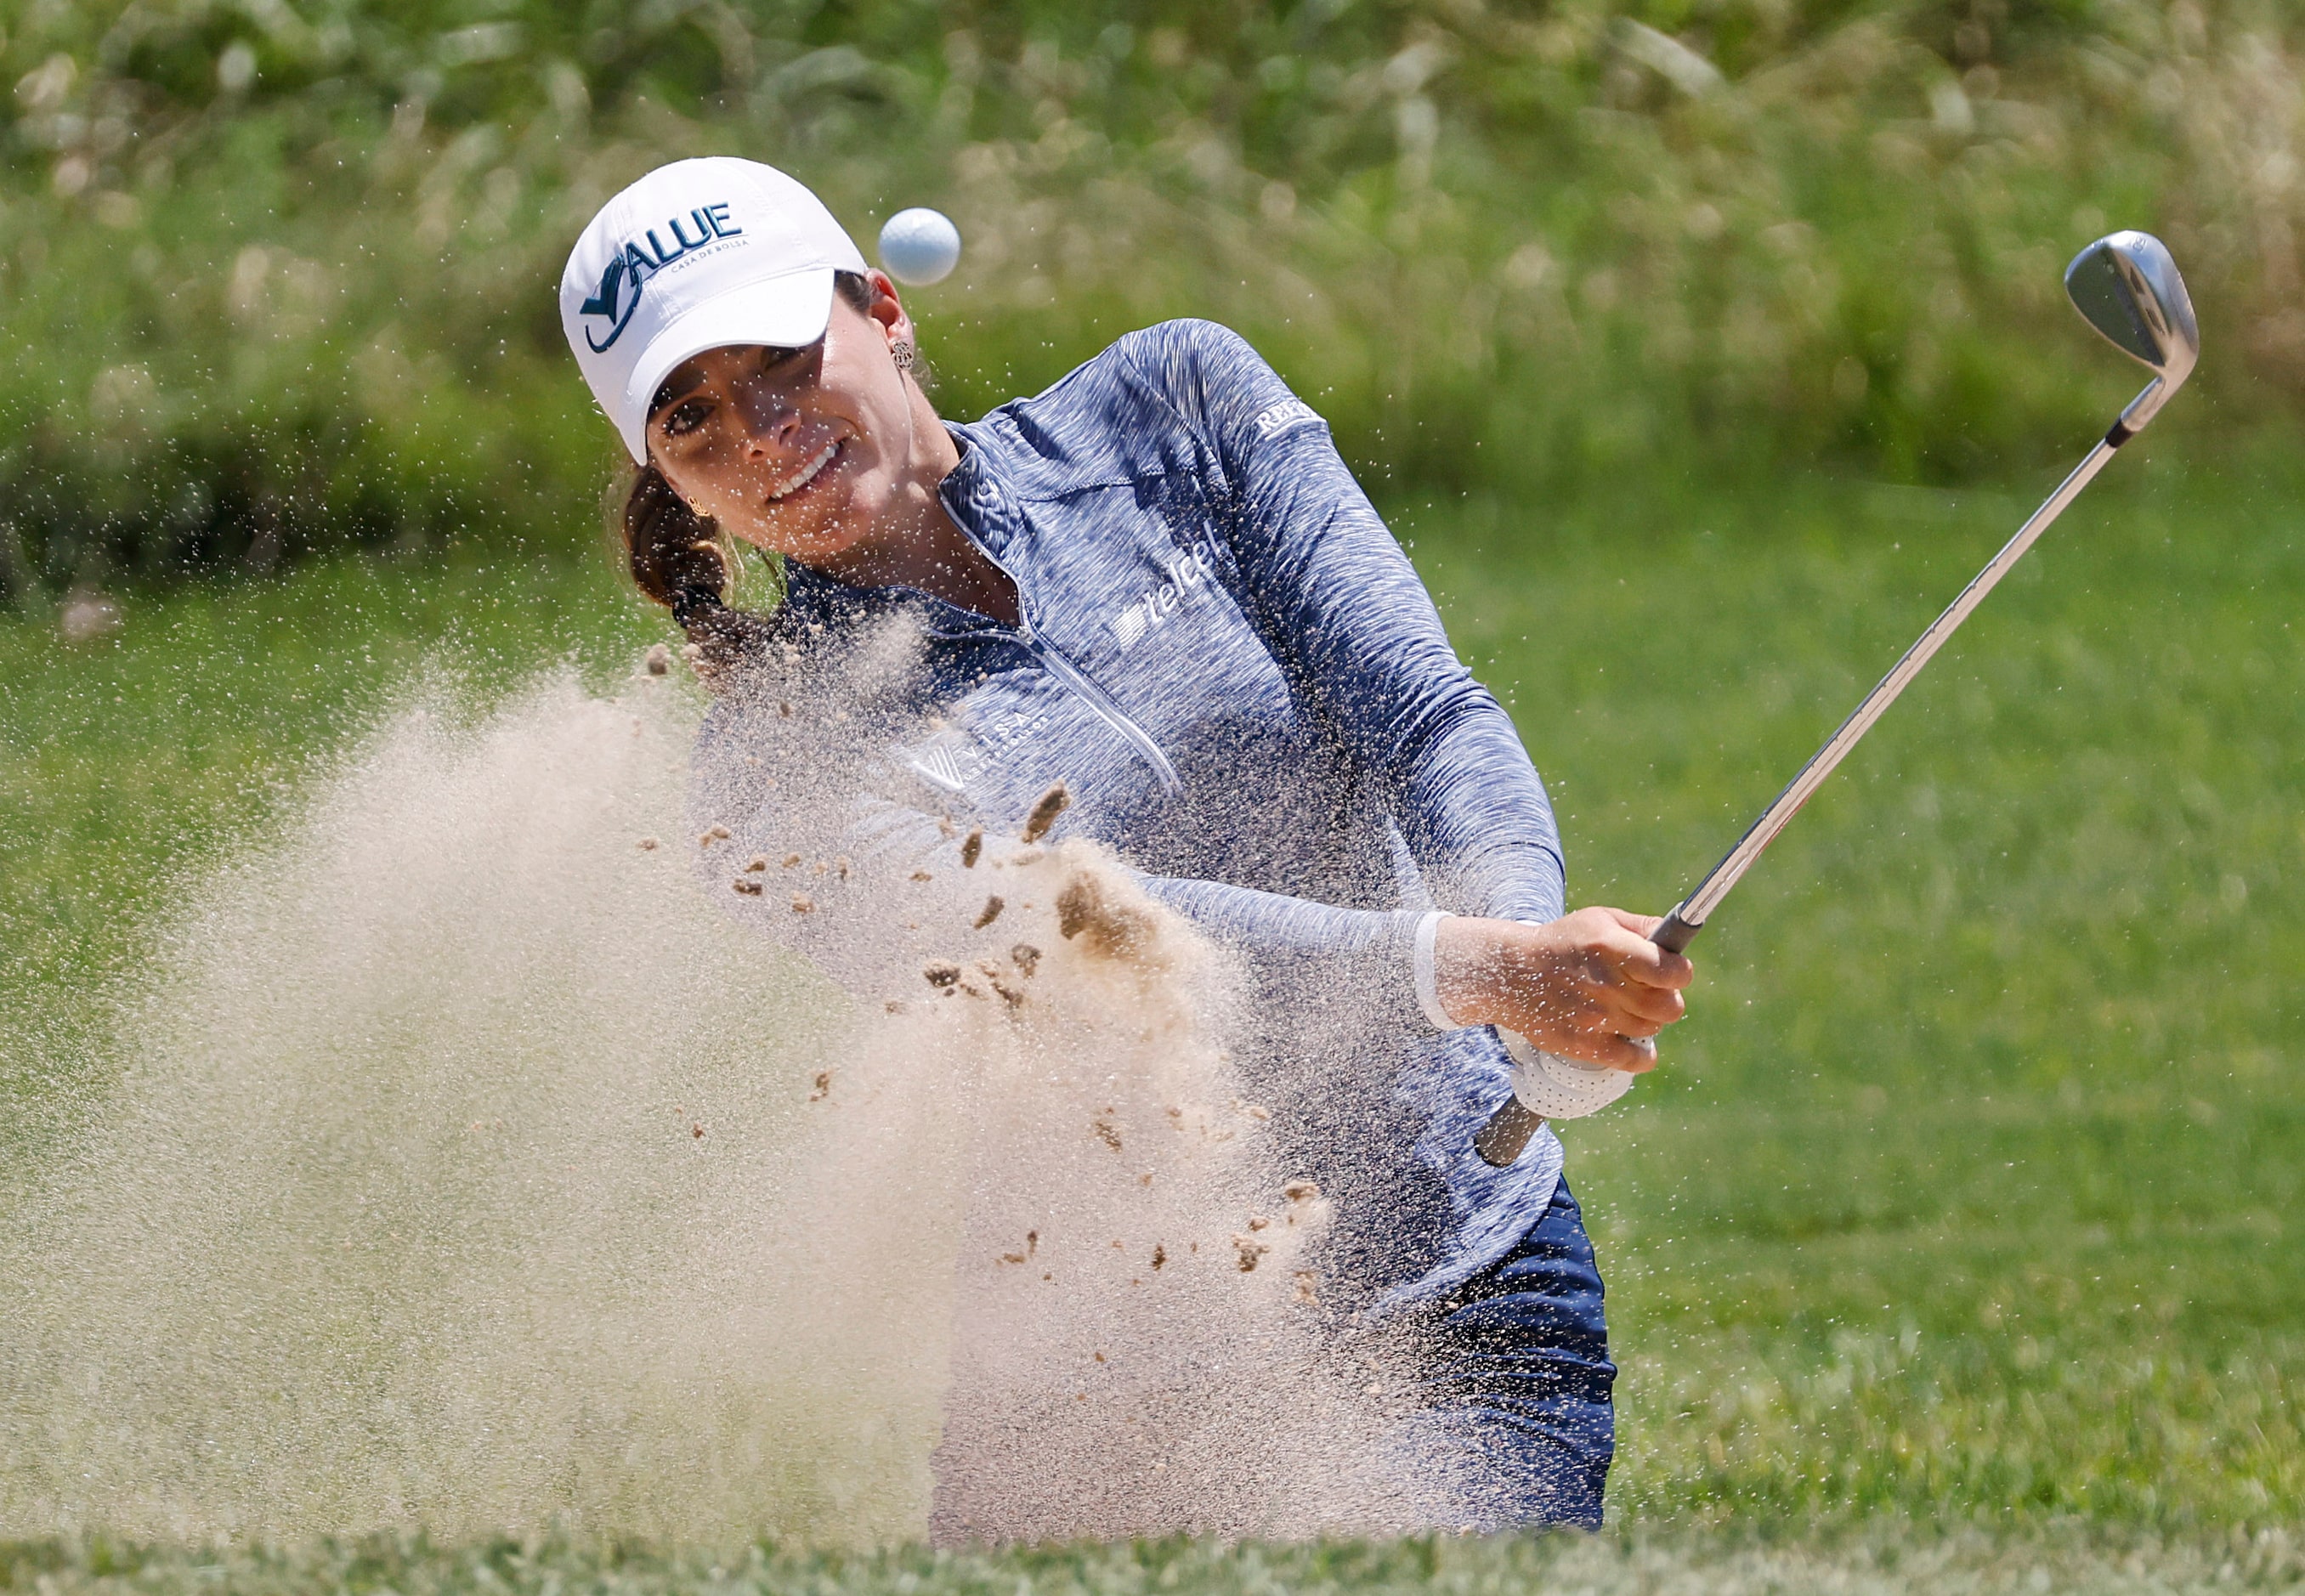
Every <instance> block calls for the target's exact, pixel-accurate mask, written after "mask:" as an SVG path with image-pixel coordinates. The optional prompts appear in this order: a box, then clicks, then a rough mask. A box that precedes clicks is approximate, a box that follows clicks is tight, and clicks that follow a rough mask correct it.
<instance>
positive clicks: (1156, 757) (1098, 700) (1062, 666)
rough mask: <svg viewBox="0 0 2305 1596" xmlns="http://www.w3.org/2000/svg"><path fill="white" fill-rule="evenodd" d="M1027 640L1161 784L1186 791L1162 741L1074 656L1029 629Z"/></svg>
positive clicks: (1020, 609) (1050, 667)
mask: <svg viewBox="0 0 2305 1596" xmlns="http://www.w3.org/2000/svg"><path fill="white" fill-rule="evenodd" d="M1020 591H1021V590H1020ZM1023 609H1024V606H1023V604H1022V603H1021V602H1020V603H1019V604H1018V606H1017V610H1018V613H1019V614H1020V615H1021V614H1022V612H1023ZM1025 644H1026V646H1027V647H1029V648H1031V649H1032V650H1033V652H1034V653H1036V654H1038V655H1039V656H1040V657H1041V659H1042V662H1043V663H1045V664H1046V665H1047V666H1048V667H1049V669H1050V672H1051V673H1052V674H1054V675H1055V676H1056V678H1057V679H1058V680H1059V681H1060V682H1062V683H1064V684H1065V685H1066V686H1067V687H1069V688H1071V689H1072V690H1073V691H1074V692H1077V693H1078V694H1080V695H1081V697H1082V698H1084V699H1085V700H1087V701H1088V707H1089V708H1090V709H1093V710H1095V711H1096V712H1097V714H1098V715H1099V716H1100V717H1102V719H1103V720H1104V723H1105V724H1106V725H1107V726H1110V727H1111V728H1112V729H1113V730H1114V731H1116V732H1118V733H1119V734H1121V735H1122V736H1123V737H1124V738H1126V739H1127V741H1128V742H1129V743H1131V744H1133V745H1134V746H1135V750H1136V751H1137V752H1138V753H1141V754H1143V755H1144V758H1145V760H1146V761H1147V762H1148V763H1149V764H1151V765H1152V770H1153V774H1155V775H1156V776H1158V777H1160V778H1161V785H1162V786H1164V787H1166V788H1167V789H1168V790H1169V792H1170V794H1177V793H1180V792H1182V791H1184V785H1185V784H1184V783H1183V782H1181V781H1179V780H1178V779H1177V768H1176V767H1175V766H1174V765H1171V764H1170V762H1169V756H1168V755H1167V754H1165V753H1162V752H1161V745H1160V744H1159V743H1155V742H1153V741H1152V736H1151V735H1150V734H1148V733H1146V731H1145V730H1144V727H1143V726H1138V725H1137V724H1136V723H1135V721H1133V720H1131V719H1130V718H1129V717H1128V713H1127V710H1125V709H1122V708H1121V707H1120V706H1119V705H1118V704H1116V703H1114V702H1113V701H1112V698H1111V696H1110V694H1109V693H1107V692H1105V691H1104V689H1103V688H1101V687H1099V686H1098V685H1097V684H1096V683H1093V682H1092V681H1090V680H1089V679H1088V678H1087V677H1086V676H1084V675H1082V674H1081V672H1080V669H1079V667H1078V666H1075V665H1074V664H1073V662H1072V661H1071V660H1069V659H1067V658H1065V657H1064V656H1063V655H1062V654H1059V653H1058V652H1057V651H1056V649H1052V648H1050V646H1049V645H1048V644H1047V643H1046V642H1044V641H1041V640H1040V639H1038V638H1036V637H1034V636H1033V633H1032V632H1030V631H1029V630H1028V631H1026V632H1025Z"/></svg>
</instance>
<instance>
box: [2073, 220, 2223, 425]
mask: <svg viewBox="0 0 2305 1596" xmlns="http://www.w3.org/2000/svg"><path fill="white" fill-rule="evenodd" d="M2065 293H2067V294H2068V295H2070V296H2071V299H2072V301H2073V309H2075V310H2079V311H2080V313H2081V319H2083V320H2084V321H2086V322H2088V324H2089V326H2091V327H2095V328H2096V329H2097V331H2098V332H2099V333H2101V334H2103V335H2105V341H2106V342H2108V343H2110V344H2112V345H2113V346H2114V348H2116V349H2118V350H2120V351H2121V352H2122V353H2123V354H2125V355H2128V356H2130V357H2131V358H2132V359H2134V360H2137V361H2142V362H2143V363H2144V364H2146V365H2147V366H2149V367H2151V368H2152V369H2153V375H2154V376H2155V377H2156V378H2158V379H2159V380H2158V381H2156V382H2155V383H2154V385H2153V386H2151V387H2148V388H2147V389H2146V390H2145V392H2143V393H2142V394H2139V395H2138V396H2137V400H2136V403H2132V404H2131V406H2130V407H2129V409H2128V410H2127V411H2125V412H2122V418H2121V420H2122V426H2124V427H2126V428H2127V429H2129V430H2130V431H2131V432H2135V431H2138V430H2139V429H2142V428H2143V427H2144V425H2145V423H2146V422H2148V421H2149V420H2152V419H2153V416H2154V413H2155V412H2156V411H2158V410H2159V409H2160V408H2161V406H2162V405H2163V403H2165V402H2166V401H2167V399H2168V397H2169V395H2172V394H2173V393H2175V392H2176V391H2177V389H2178V388H2179V387H2180V386H2182V385H2183V383H2184V381H2185V378H2188V377H2190V376H2191V375H2192V374H2193V362H2194V361H2198V360H2199V359H2200V355H2201V329H2200V327H2199V324H2198V323H2197V322H2196V321H2195V320H2194V319H2193V300H2192V296H2191V295H2190V294H2189V293H2186V292H2185V279H2184V278H2183V277H2182V276H2178V274H2177V263H2176V262H2175V261H2174V260H2173V259H2170V258H2169V247H2168V246H2167V245H2166V244H2165V243H2163V242H2161V241H2160V240H2159V239H2157V238H2156V237H2154V236H2153V235H2152V234H2151V233H2109V234H2107V235H2106V236H2105V237H2104V238H2101V239H2099V240H2097V242H2095V243H2093V244H2091V245H2089V247H2088V249H2086V250H2082V251H2081V252H2080V254H2078V255H2076V256H2074V257H2073V263H2072V264H2071V266H2069V267H2065Z"/></svg>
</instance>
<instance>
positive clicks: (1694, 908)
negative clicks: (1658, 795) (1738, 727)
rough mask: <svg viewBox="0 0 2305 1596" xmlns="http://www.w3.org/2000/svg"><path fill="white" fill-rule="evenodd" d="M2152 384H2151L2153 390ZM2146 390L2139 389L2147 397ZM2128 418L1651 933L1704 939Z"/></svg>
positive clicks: (1508, 1148) (1524, 1140)
mask: <svg viewBox="0 0 2305 1596" xmlns="http://www.w3.org/2000/svg"><path fill="white" fill-rule="evenodd" d="M2154 386H2155V387H2159V386H2161V385H2160V384H2158V383H2156V384H2155V385H2154ZM2152 391H2153V389H2151V388H2148V390H2147V393H2148V394H2150V393H2151V392H2152ZM2143 397H2144V395H2139V398H2140V400H2141V399H2142V398H2143ZM2134 408H2135V407H2134V406H2132V407H2131V409H2134ZM2129 419H2130V418H2129V415H2128V413H2127V412H2124V413H2123V415H2122V420H2120V421H2118V422H2116V423H2114V429H2113V430H2112V431H2110V432H2108V433H2106V434H2105V437H2104V439H2103V440H2102V441H2100V442H2099V443H2098V444H2097V447H2096V448H2094V449H2091V450H2090V451H2089V452H2088V458H2087V459H2085V460H2083V461H2082V462H2081V463H2080V464H2079V465H2077V466H2075V467H2074V468H2073V471H2072V474H2071V476H2069V477H2067V478H2066V479H2065V480H2063V481H2062V482H2060V483H2058V484H2057V490H2056V491H2055V492H2054V493H2052V494H2051V495H2050V496H2049V497H2047V498H2046V499H2045V500H2043V501H2042V504H2041V507H2040V508H2039V509H2037V510H2036V511H2034V512H2033V514H2032V516H2031V518H2030V519H2029V520H2028V521H2027V522H2025V524H2024V525H2023V526H2021V527H2020V528H2018V529H2017V535H2016V536H2015V537H2013V538H2012V539H2009V541H2008V542H2006V543H2004V544H2003V545H2002V546H2001V552H2000V553H1998V554H1996V555H1995V556H1993V557H1992V558H1991V559H1990V560H1988V561H1986V565H1985V569H1984V570H1982V571H1980V572H1978V573H1977V575H1976V576H1975V577H1974V578H1973V579H1972V580H1971V581H1970V582H1969V585H1968V586H1967V587H1965V588H1963V589H1962V590H1961V595H1960V597H1959V598H1957V599H1954V600H1953V601H1952V603H1951V604H1949V605H1947V606H1945V608H1944V614H1943V615H1939V616H1937V618H1936V619H1935V620H1934V621H1932V622H1930V623H1929V627H1928V630H1927V631H1926V632H1922V633H1921V635H1920V638H1919V640H1918V641H1916V642H1915V643H1914V644H1913V646H1912V647H1911V648H1909V649H1906V650H1905V655H1904V658H1901V659H1900V660H1898V661H1897V663H1896V664H1895V665H1894V666H1892V667H1891V668H1890V671H1889V674H1888V675H1885V676H1884V677H1882V678H1881V680H1880V682H1879V683H1878V684H1876V685H1875V687H1874V689H1873V691H1872V692H1868V693H1867V694H1866V695H1865V700H1864V702H1862V703H1860V704H1858V706H1857V708H1856V709H1853V710H1851V711H1850V716H1849V718H1848V719H1846V720H1844V721H1842V722H1841V726H1840V729H1839V730H1837V731H1835V732H1834V733H1833V735H1832V736H1830V737H1828V738H1826V739H1825V742H1824V747H1823V748H1820V749H1818V750H1817V751H1816V753H1814V754H1812V755H1811V756H1810V757H1809V761H1808V763H1807V764H1806V765H1803V766H1802V767H1801V768H1800V773H1799V775H1797V776H1795V777H1793V778H1792V780H1791V781H1790V782H1788V783H1787V784H1786V785H1785V790H1784V791H1783V792H1782V793H1780V794H1777V797H1776V802H1773V803H1772V804H1770V805H1769V807H1768V808H1766V809H1765V810H1763V811H1761V818H1760V819H1757V820H1755V821H1754V822H1753V824H1752V825H1751V826H1750V827H1749V828H1747V830H1746V832H1745V835H1744V836H1741V837H1739V839H1738V841H1737V845H1736V846H1735V847H1733V848H1731V849H1730V850H1729V852H1728V853H1727V855H1726V856H1725V857H1723V858H1722V861H1721V862H1720V863H1718V864H1716V865H1714V867H1713V869H1712V871H1711V873H1709V874H1708V875H1706V877H1705V879H1704V880H1702V881H1700V882H1698V883H1697V890H1695V891H1694V892H1692V893H1690V894H1689V895H1688V896H1687V897H1685V898H1683V899H1682V900H1681V901H1680V903H1679V904H1675V905H1674V906H1673V909H1672V912H1671V913H1669V914H1667V915H1666V916H1665V917H1664V920H1663V923H1661V924H1660V925H1658V927H1657V928H1656V930H1654V931H1651V932H1650V933H1649V940H1650V941H1652V942H1654V943H1655V944H1656V945H1657V946H1658V947H1662V948H1663V949H1665V950H1666V951H1667V952H1669V953H1680V952H1681V951H1682V950H1683V949H1685V948H1686V947H1688V945H1689V944H1690V943H1691V942H1694V941H1695V940H1696V939H1697V932H1699V931H1701V930H1704V929H1705V920H1706V918H1707V917H1708V916H1709V915H1711V914H1712V913H1713V911H1714V910H1715V909H1717V908H1719V907H1720V906H1721V900H1722V899H1723V898H1725V897H1727V896H1729V889H1730V888H1731V887H1734V886H1736V885H1737V883H1738V881H1739V879H1741V878H1742V877H1743V876H1744V874H1745V872H1746V871H1747V870H1750V869H1751V868H1752V866H1753V862H1754V861H1755V860H1756V859H1758V858H1759V857H1760V856H1761V854H1762V853H1763V851H1764V850H1765V849H1766V848H1767V847H1768V845H1770V844H1771V843H1773V842H1774V841H1776V839H1777V833H1779V832H1781V831H1782V830H1783V829H1784V828H1785V825H1786V822H1788V821H1790V819H1792V818H1793V817H1794V816H1795V815H1797V814H1799V812H1800V807H1801V805H1802V804H1804V803H1807V802H1808V800H1809V794H1812V793H1814V792H1816V790H1817V788H1818V787H1819V786H1821V785H1824V778H1825V777H1828V776H1831V775H1832V774H1833V769H1834V768H1835V767H1836V766H1838V765H1839V764H1840V763H1841V760H1844V759H1846V758H1848V757H1849V751H1850V749H1852V748H1854V747H1856V746H1857V744H1858V740H1859V739H1861V738H1862V737H1863V736H1864V735H1865V734H1866V733H1867V732H1869V731H1871V730H1872V729H1873V723H1874V722H1875V721H1876V720H1878V719H1880V718H1881V717H1882V714H1883V713H1884V711H1885V710H1886V709H1888V708H1889V706H1890V705H1891V704H1893V703H1895V702H1896V701H1897V695H1898V694H1899V693H1901V692H1904V691H1905V687H1906V684H1907V683H1909V682H1911V681H1912V679H1913V678H1914V677H1915V676H1917V675H1920V673H1921V667H1922V666H1925V665H1927V664H1928V662H1929V661H1930V660H1931V659H1933V658H1935V657H1936V651H1937V650H1938V649H1942V648H1944V643H1945V639H1947V638H1949V637H1951V636H1952V634H1953V633H1954V632H1957V631H1959V630H1960V628H1961V623H1962V622H1963V621H1966V620H1967V619H1969V612H1970V611H1971V610H1973V609H1975V608H1976V607H1978V605H1979V604H1982V603H1983V602H1985V596H1986V594H1987V593H1990V592H1991V591H1993V590H1994V589H1995V587H1997V586H1998V585H2000V582H2001V579H2002V578H2003V577H2004V576H2006V575H2008V574H2009V568H2010V567H2011V566H2012V565H2015V564H2016V563H2017V562H2018V561H2019V560H2021V559H2023V558H2024V557H2025V551H2026V550H2027V549H2029V548H2032V547H2033V544H2034V542H2035V540H2036V539H2038V538H2039V537H2040V535H2041V534H2042V533H2043V532H2045V531H2048V530H2049V525H2050V523H2051V522H2054V521H2055V520H2056V519H2057V517H2058V516H2060V515H2062V514H2064V511H2065V506H2066V505H2070V504H2071V503H2072V502H2073V500H2074V499H2075V498H2077V497H2080V491H2081V489H2082V488H2087V487H2088V485H2089V482H2090V480H2091V479H2093V478H2094V477H2096V475H2097V472H2098V471H2103V470H2104V469H2105V462H2106V461H2108V460H2110V459H2112V458H2113V454H2114V450H2116V449H2118V448H2119V447H2121V446H2122V444H2124V443H2126V442H2128V441H2129V439H2130V438H2131V437H2134V436H2135V433H2134V431H2133V430H2132V429H2131V427H2130V426H2129V424H2128V423H2129ZM2148 419H2149V417H2148ZM2140 424H2141V423H2140ZM1541 1125H1544V1116H1542V1115H1539V1114H1536V1113H1535V1112H1533V1111H1531V1110H1530V1109H1527V1108H1523V1107H1521V1104H1520V1100H1519V1099H1518V1098H1507V1099H1505V1100H1504V1102H1503V1103H1502V1104H1501V1105H1500V1106H1499V1108H1497V1111H1496V1112H1495V1113H1494V1114H1493V1115H1491V1116H1489V1120H1488V1123H1487V1124H1486V1125H1483V1126H1482V1127H1481V1130H1480V1133H1478V1134H1477V1135H1476V1136H1475V1137H1474V1138H1473V1147H1474V1150H1476V1151H1477V1152H1478V1153H1479V1154H1480V1156H1481V1157H1482V1159H1484V1160H1485V1161H1486V1162H1488V1163H1490V1164H1492V1165H1494V1166H1496V1167H1500V1168H1501V1167H1504V1166H1506V1165H1508V1164H1510V1163H1511V1162H1512V1161H1513V1160H1514V1159H1518V1157H1520V1155H1521V1151H1522V1150H1523V1149H1525V1148H1526V1147H1527V1145H1528V1142H1529V1139H1530V1138H1531V1137H1532V1136H1534V1135H1535V1134H1536V1132H1537V1128H1538V1127H1539V1126H1541Z"/></svg>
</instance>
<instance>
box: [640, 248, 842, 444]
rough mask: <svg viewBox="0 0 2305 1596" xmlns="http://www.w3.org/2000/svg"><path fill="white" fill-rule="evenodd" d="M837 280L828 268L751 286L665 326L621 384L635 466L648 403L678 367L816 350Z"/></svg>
mask: <svg viewBox="0 0 2305 1596" xmlns="http://www.w3.org/2000/svg"><path fill="white" fill-rule="evenodd" d="M836 275H837V273H836V270H835V268H834V267H829V266H817V267H809V268H808V269H807V270H806V271H798V272H793V273H790V274H788V275H787V276H781V277H770V278H769V279H768V280H766V281H765V282H760V283H748V284H745V285H744V287H742V288H736V289H731V290H730V291H729V292H727V293H723V294H719V295H716V296H715V297H713V298H711V299H709V300H707V301H704V302H703V303H702V304H701V305H697V306H694V307H693V308H692V309H690V310H684V311H682V312H681V313H680V314H679V315H678V316H676V317H674V318H672V319H671V320H670V321H668V322H666V323H665V324H664V326H663V327H661V328H659V330H658V332H657V335H656V336H655V337H653V338H651V339H650V340H649V343H648V346H647V347H646V348H645V349H643V350H642V351H641V353H640V358H639V359H638V360H637V361H634V363H633V371H632V376H631V378H629V379H627V381H626V382H625V402H624V404H623V405H622V406H621V407H620V413H621V414H622V415H623V416H625V417H626V418H629V425H628V426H626V427H624V428H620V429H619V430H620V431H622V432H623V433H624V439H625V448H627V449H629V450H631V451H632V456H633V459H634V462H635V463H638V464H641V465H646V464H647V463H648V420H649V401H650V400H651V399H653V398H654V397H656V391H657V389H658V388H659V387H660V386H663V383H664V379H665V378H668V377H669V376H671V375H672V374H673V372H674V370H675V369H677V368H678V367H679V365H680V363H681V362H682V361H690V360H693V359H695V358H696V357H697V356H698V355H700V354H702V353H704V352H705V351H707V350H711V349H727V348H729V347H730V346H732V345H744V344H761V345H766V346H768V347H770V348H775V349H801V348H805V347H806V346H807V345H809V344H813V343H815V342H816V341H817V340H818V339H819V338H821V337H823V336H824V332H825V328H826V327H829V326H830V325H831V323H832V288H833V278H834V276H836Z"/></svg>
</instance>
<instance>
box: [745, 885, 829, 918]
mask: <svg viewBox="0 0 2305 1596" xmlns="http://www.w3.org/2000/svg"><path fill="white" fill-rule="evenodd" d="M754 890H755V891H757V890H759V889H758V888H757V887H756V888H754ZM793 913H795V914H813V913H816V900H815V899H814V898H812V897H811V896H808V894H806V893H804V892H795V893H794V894H793Z"/></svg>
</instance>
